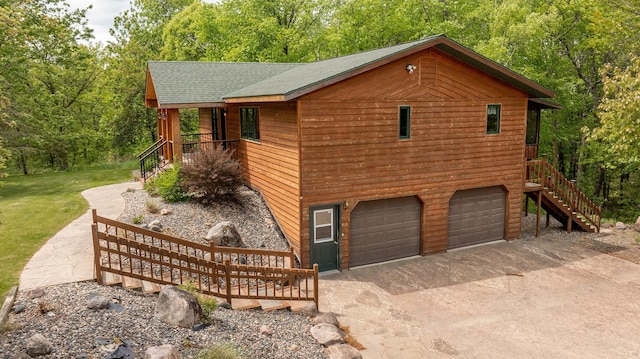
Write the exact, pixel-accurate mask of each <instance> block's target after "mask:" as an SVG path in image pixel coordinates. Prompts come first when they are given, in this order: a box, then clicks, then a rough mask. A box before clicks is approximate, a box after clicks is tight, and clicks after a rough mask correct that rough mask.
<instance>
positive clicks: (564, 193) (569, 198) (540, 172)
mask: <svg viewBox="0 0 640 359" xmlns="http://www.w3.org/2000/svg"><path fill="white" fill-rule="evenodd" d="M526 171H527V172H526V174H525V178H526V180H527V182H530V183H536V184H539V185H540V186H541V187H542V188H547V189H548V190H549V191H550V192H553V194H554V195H555V196H557V197H558V199H560V200H561V201H562V202H563V203H564V204H565V205H566V206H567V207H568V208H569V210H570V211H572V212H576V213H578V214H579V215H580V216H581V217H582V218H583V219H584V220H585V221H586V222H587V223H589V224H591V225H593V226H595V227H596V228H597V230H598V231H600V224H601V223H600V221H601V218H602V209H601V208H600V207H599V206H597V205H596V204H595V203H593V202H592V201H591V200H590V199H589V198H588V197H587V196H585V195H584V193H582V192H581V191H580V190H579V189H578V187H576V185H575V184H574V183H573V182H571V181H570V180H569V179H567V178H566V177H565V176H563V175H562V173H560V171H558V170H557V169H555V168H554V167H553V166H552V165H550V164H549V163H548V162H547V159H546V157H544V156H543V157H542V159H540V160H535V161H528V162H527V164H526Z"/></svg>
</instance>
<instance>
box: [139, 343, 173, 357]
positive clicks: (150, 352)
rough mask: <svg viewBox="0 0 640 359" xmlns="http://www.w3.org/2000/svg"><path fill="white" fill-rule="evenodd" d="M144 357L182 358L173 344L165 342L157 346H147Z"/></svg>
mask: <svg viewBox="0 0 640 359" xmlns="http://www.w3.org/2000/svg"><path fill="white" fill-rule="evenodd" d="M144 359H182V355H180V352H179V351H178V349H176V347H174V346H173V345H169V344H165V345H161V346H159V347H151V348H147V350H146V351H145V353H144Z"/></svg>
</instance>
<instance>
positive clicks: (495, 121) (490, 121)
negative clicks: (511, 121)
mask: <svg viewBox="0 0 640 359" xmlns="http://www.w3.org/2000/svg"><path fill="white" fill-rule="evenodd" d="M494 108H495V109H497V113H495V114H492V113H491V109H494ZM493 116H495V118H492V117H493ZM501 116H502V105H500V104H497V103H493V104H489V105H487V134H488V135H495V134H499V133H500V121H501Z"/></svg>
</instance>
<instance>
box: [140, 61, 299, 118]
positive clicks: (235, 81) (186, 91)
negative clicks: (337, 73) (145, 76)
mask: <svg viewBox="0 0 640 359" xmlns="http://www.w3.org/2000/svg"><path fill="white" fill-rule="evenodd" d="M148 66H149V72H150V73H151V78H152V80H153V86H154V88H155V91H156V96H157V99H158V103H159V104H160V105H161V106H163V107H166V106H167V105H180V104H197V103H224V100H223V96H225V95H226V94H228V93H231V92H234V91H237V90H239V89H241V88H243V87H246V86H249V85H251V84H253V83H255V82H257V81H261V80H264V79H266V78H269V77H272V76H275V75H277V74H279V73H281V72H283V71H287V70H290V69H292V68H295V67H298V66H300V64H286V63H263V62H260V63H254V62H252V63H246V62H245V63H242V62H233V63H229V62H194V61H149V63H148Z"/></svg>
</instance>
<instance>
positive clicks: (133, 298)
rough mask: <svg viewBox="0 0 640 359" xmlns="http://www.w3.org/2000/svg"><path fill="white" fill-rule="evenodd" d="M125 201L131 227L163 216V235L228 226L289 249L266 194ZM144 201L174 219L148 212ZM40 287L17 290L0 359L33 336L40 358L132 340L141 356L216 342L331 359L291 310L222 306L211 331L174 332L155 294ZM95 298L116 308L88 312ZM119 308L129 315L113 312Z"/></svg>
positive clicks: (85, 354) (87, 286)
mask: <svg viewBox="0 0 640 359" xmlns="http://www.w3.org/2000/svg"><path fill="white" fill-rule="evenodd" d="M123 197H124V199H125V202H126V206H125V210H124V211H123V212H122V214H121V215H120V216H119V217H118V218H117V220H119V221H121V222H126V223H133V218H134V217H136V216H142V217H143V222H144V223H149V222H151V221H153V220H155V219H159V220H160V221H161V223H162V224H163V228H164V232H165V233H167V234H171V235H174V236H178V237H181V238H185V239H188V240H192V241H198V242H201V243H206V241H205V239H204V237H205V236H206V234H207V232H208V231H209V228H210V227H212V226H214V225H216V224H217V223H219V222H221V221H231V222H233V223H234V224H235V225H236V227H237V229H238V232H240V234H241V236H242V239H243V241H244V243H245V245H246V246H247V247H251V248H267V249H274V250H288V248H289V246H288V243H287V242H286V240H285V239H284V236H283V235H282V233H280V232H279V230H278V228H277V226H276V225H275V221H274V219H273V217H272V216H271V214H270V212H269V211H268V209H267V207H266V204H265V203H264V201H263V200H262V197H261V196H259V195H258V194H257V193H256V192H254V191H252V190H250V189H248V188H243V189H242V190H241V191H240V192H239V195H238V199H239V201H238V203H227V204H216V205H213V206H210V207H205V206H202V205H199V204H193V203H164V202H163V201H162V200H161V199H160V198H157V197H150V196H149V195H148V194H147V193H146V192H145V191H143V190H135V191H134V190H131V191H127V192H125V193H123ZM147 202H153V203H155V204H156V205H157V206H158V208H160V209H167V210H169V211H171V214H169V215H164V216H163V215H160V214H152V213H149V212H148V210H147ZM98 214H99V213H98ZM43 289H44V295H43V296H42V297H37V298H32V297H33V296H34V293H33V292H28V293H23V292H19V293H18V296H17V298H16V303H19V304H23V305H24V306H25V310H24V311H23V312H21V313H19V314H13V313H12V314H10V316H9V321H8V322H9V325H8V326H7V328H8V329H9V330H5V332H3V333H0V359H9V358H16V357H18V358H20V356H19V355H20V354H21V353H26V343H27V340H28V338H29V337H31V336H33V335H34V334H36V333H39V334H42V335H44V336H45V337H46V338H47V339H48V340H49V341H50V342H51V344H52V345H53V347H54V351H53V352H52V353H51V354H50V355H47V356H45V357H42V358H105V357H107V356H108V355H109V354H110V353H111V352H113V351H114V350H115V349H116V345H115V344H114V340H116V341H118V340H119V341H123V342H127V343H129V344H130V346H131V348H132V349H133V351H134V352H135V354H136V357H139V358H141V357H143V356H144V352H145V350H146V348H148V347H152V346H159V345H163V344H172V345H174V346H176V347H177V348H178V350H179V351H180V353H181V354H182V356H183V358H192V357H194V356H195V355H196V354H197V353H198V352H200V351H201V350H203V349H205V348H208V347H210V346H211V345H214V344H228V345H231V346H232V347H234V348H236V349H237V351H238V352H239V353H240V354H241V357H242V358H301V359H302V358H305V359H307V358H309V359H313V358H326V354H325V353H324V349H323V348H322V346H321V345H320V344H318V342H317V341H316V340H315V339H313V337H311V334H310V328H311V326H312V323H311V320H310V319H309V318H308V317H306V316H304V315H301V314H296V313H292V312H289V311H286V310H280V311H274V312H263V311H261V310H227V309H224V308H218V309H217V310H216V311H215V312H214V314H213V315H212V317H213V318H212V319H213V320H212V323H211V325H210V326H208V327H206V328H204V329H202V330H199V331H194V330H190V329H183V328H174V327H171V326H169V325H167V324H165V323H163V322H161V321H159V320H158V319H156V318H154V317H153V312H154V309H155V304H156V301H157V298H158V295H157V294H143V293H141V292H139V291H136V290H127V289H124V288H122V287H120V286H113V287H108V286H100V285H98V284H96V283H95V282H80V283H71V284H63V285H57V286H51V287H47V288H43ZM94 295H100V296H104V297H107V298H113V301H114V305H112V307H113V308H112V309H108V310H99V311H94V310H90V309H88V308H87V304H86V303H87V300H88V299H89V298H90V297H92V296H94ZM117 308H124V310H123V311H118V310H114V309H117ZM263 325H266V326H267V327H269V328H270V329H271V331H272V334H271V335H264V334H261V333H260V328H261V327H262V326H263ZM24 355H26V354H24Z"/></svg>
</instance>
